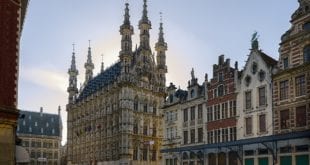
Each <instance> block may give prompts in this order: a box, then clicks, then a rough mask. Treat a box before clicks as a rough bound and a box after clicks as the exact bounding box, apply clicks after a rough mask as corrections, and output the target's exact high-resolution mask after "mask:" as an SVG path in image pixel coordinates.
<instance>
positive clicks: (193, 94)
mask: <svg viewBox="0 0 310 165" xmlns="http://www.w3.org/2000/svg"><path fill="white" fill-rule="evenodd" d="M194 96H195V90H194V89H192V90H191V98H193V97H194Z"/></svg>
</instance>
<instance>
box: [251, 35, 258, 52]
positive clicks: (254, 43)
mask: <svg viewBox="0 0 310 165" xmlns="http://www.w3.org/2000/svg"><path fill="white" fill-rule="evenodd" d="M258 37H259V36H258V34H257V32H256V31H255V32H254V34H253V35H252V39H251V43H252V49H256V50H258Z"/></svg>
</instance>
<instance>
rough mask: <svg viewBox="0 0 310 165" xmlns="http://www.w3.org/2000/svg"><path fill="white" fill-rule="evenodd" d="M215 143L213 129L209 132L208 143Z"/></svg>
mask: <svg viewBox="0 0 310 165" xmlns="http://www.w3.org/2000/svg"><path fill="white" fill-rule="evenodd" d="M212 143H213V131H210V132H208V144H212Z"/></svg>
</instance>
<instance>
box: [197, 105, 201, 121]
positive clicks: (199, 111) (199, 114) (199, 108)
mask: <svg viewBox="0 0 310 165" xmlns="http://www.w3.org/2000/svg"><path fill="white" fill-rule="evenodd" d="M198 119H202V104H199V105H198Z"/></svg>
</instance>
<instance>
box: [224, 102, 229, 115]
mask: <svg viewBox="0 0 310 165" xmlns="http://www.w3.org/2000/svg"><path fill="white" fill-rule="evenodd" d="M223 113H224V114H225V115H224V118H228V102H225V103H224V112H223Z"/></svg>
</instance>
